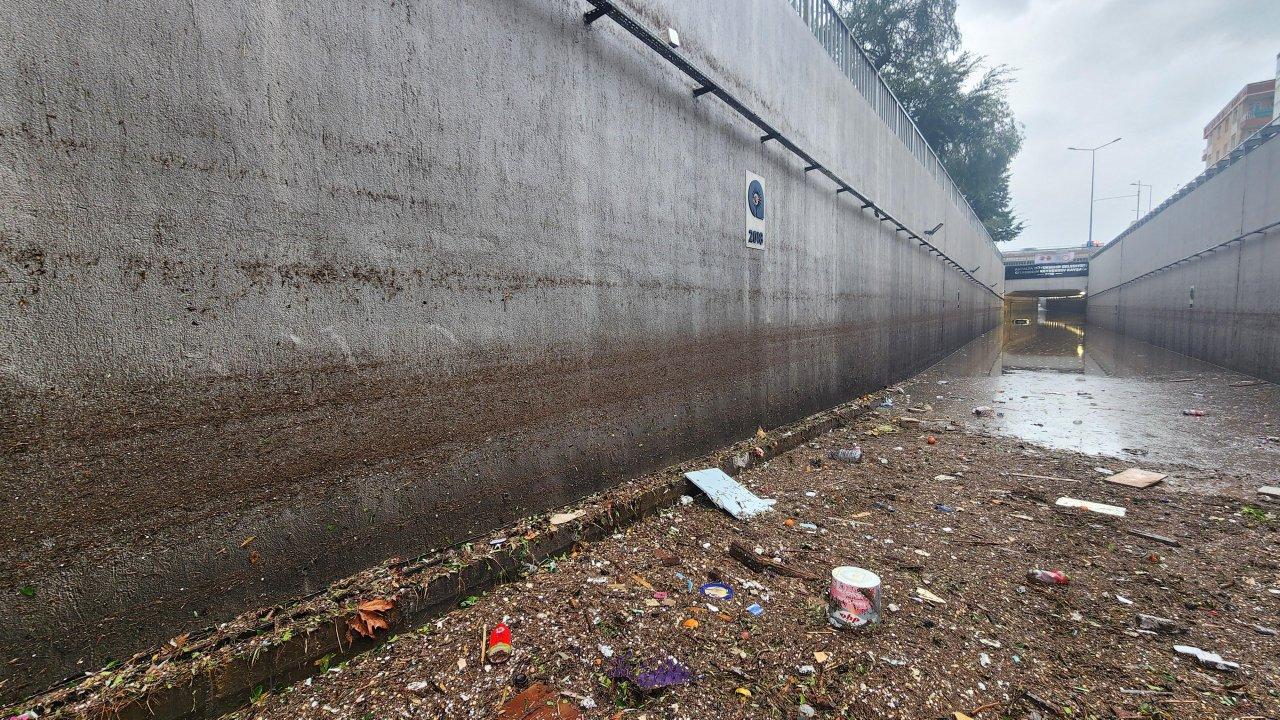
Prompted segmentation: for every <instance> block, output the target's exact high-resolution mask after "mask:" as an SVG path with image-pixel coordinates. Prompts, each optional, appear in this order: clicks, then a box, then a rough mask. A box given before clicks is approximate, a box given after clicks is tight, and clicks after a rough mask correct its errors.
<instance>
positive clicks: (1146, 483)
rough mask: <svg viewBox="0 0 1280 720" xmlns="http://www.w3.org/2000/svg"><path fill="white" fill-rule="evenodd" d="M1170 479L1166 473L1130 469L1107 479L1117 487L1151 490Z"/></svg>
mask: <svg viewBox="0 0 1280 720" xmlns="http://www.w3.org/2000/svg"><path fill="white" fill-rule="evenodd" d="M1167 477H1169V476H1168V475H1165V474H1164V473H1158V472H1151V471H1150V470H1140V469H1138V468H1129V469H1128V470H1125V471H1124V472H1121V473H1117V474H1115V475H1112V476H1111V477H1109V478H1107V482H1109V483H1114V484H1116V485H1124V486H1126V487H1131V488H1139V489H1141V488H1149V487H1151V486H1152V485H1155V484H1156V483H1158V482H1161V481H1163V480H1164V479H1165V478H1167Z"/></svg>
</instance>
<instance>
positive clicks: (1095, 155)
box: [1067, 138, 1120, 247]
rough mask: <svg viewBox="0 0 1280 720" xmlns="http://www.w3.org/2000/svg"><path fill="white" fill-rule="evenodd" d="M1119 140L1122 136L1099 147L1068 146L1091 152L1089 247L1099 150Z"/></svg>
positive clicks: (1091, 241)
mask: <svg viewBox="0 0 1280 720" xmlns="http://www.w3.org/2000/svg"><path fill="white" fill-rule="evenodd" d="M1118 142H1120V138H1116V139H1115V140H1112V141H1111V142H1107V143H1103V144H1101V145H1099V146H1098V147H1091V148H1078V147H1069V148H1067V149H1068V150H1079V151H1081V152H1087V153H1089V156H1090V160H1089V244H1088V247H1093V181H1094V176H1095V174H1096V171H1097V169H1098V151H1099V150H1101V149H1102V148H1104V147H1106V146H1108V145H1114V144H1116V143H1118Z"/></svg>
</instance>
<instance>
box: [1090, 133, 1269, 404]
mask: <svg viewBox="0 0 1280 720" xmlns="http://www.w3.org/2000/svg"><path fill="white" fill-rule="evenodd" d="M1277 222H1280V136H1273V137H1272V138H1270V139H1269V140H1267V141H1265V142H1264V143H1263V144H1262V145H1260V146H1259V147H1256V148H1254V149H1253V150H1252V151H1251V152H1249V153H1248V154H1245V155H1244V156H1243V157H1241V158H1239V159H1238V160H1236V161H1235V162H1234V163H1233V164H1231V165H1229V166H1228V167H1226V168H1225V169H1222V170H1221V171H1220V172H1218V173H1217V174H1216V175H1214V176H1212V177H1210V178H1208V179H1207V180H1204V181H1203V182H1202V183H1201V184H1199V185H1198V186H1197V187H1195V188H1194V189H1192V190H1191V191H1190V192H1188V193H1187V194H1185V195H1184V196H1182V197H1181V198H1179V199H1177V200H1176V201H1174V202H1172V203H1170V204H1169V205H1168V206H1166V207H1164V208H1163V209H1161V210H1159V211H1158V212H1157V213H1156V214H1155V215H1153V216H1152V217H1150V218H1149V219H1148V220H1147V221H1146V222H1144V223H1143V224H1142V225H1140V226H1138V227H1136V228H1134V229H1133V230H1132V231H1130V232H1129V233H1128V234H1126V235H1124V236H1122V237H1121V238H1119V239H1118V240H1116V241H1113V242H1112V243H1111V244H1110V245H1109V246H1108V247H1106V248H1104V249H1103V250H1102V251H1100V252H1099V253H1097V254H1096V255H1094V257H1093V259H1092V261H1091V265H1090V272H1089V291H1088V301H1089V302H1088V306H1089V322H1090V324H1094V325H1102V326H1104V327H1108V328H1111V329H1113V330H1116V331H1118V332H1121V333H1123V334H1125V335H1130V336H1133V337H1136V338H1138V339H1140V340H1144V341H1146V342H1149V343H1152V344H1154V345H1159V346H1161V347H1165V348H1168V349H1170V350H1174V351H1176V352H1180V353H1183V354H1185V355H1190V356H1192V357H1196V358H1200V359H1202V360H1207V361H1209V362H1212V363H1215V364H1217V365H1221V366H1223V367H1228V368H1231V369H1233V370H1237V371H1240V372H1244V373H1249V374H1251V375H1255V376H1257V377H1261V378H1266V379H1268V380H1271V381H1273V382H1276V381H1280V282H1277V278H1278V277H1280V228H1271V229H1269V230H1265V231H1261V232H1254V231H1260V230H1262V229H1263V228H1266V227H1267V226H1269V225H1271V224H1273V223H1277ZM1242 236H1245V237H1243V238H1242V239H1241V240H1240V242H1234V243H1231V244H1228V245H1226V246H1225V247H1221V248H1219V249H1217V250H1214V251H1213V252H1208V253H1205V254H1203V255H1200V256H1199V257H1196V258H1194V259H1191V260H1189V261H1187V262H1183V263H1179V264H1176V265H1174V266H1173V267H1171V268H1169V269H1167V270H1163V271H1161V272H1158V273H1156V274H1153V275H1147V273H1150V272H1151V271H1153V270H1157V269H1159V268H1164V267H1165V266H1168V265H1170V264H1171V263H1176V262H1177V261H1179V260H1181V259H1183V258H1187V257H1189V256H1191V255H1194V254H1196V253H1201V252H1204V251H1206V250H1208V249H1209V248H1213V247H1215V246H1218V245H1220V244H1222V243H1225V242H1227V241H1230V240H1232V239H1234V238H1241V237H1242ZM1144 275H1146V277H1142V276H1144ZM1193 288H1194V291H1193Z"/></svg>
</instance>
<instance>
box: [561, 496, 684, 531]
mask: <svg viewBox="0 0 1280 720" xmlns="http://www.w3.org/2000/svg"><path fill="white" fill-rule="evenodd" d="M689 499H690V500H693V498H689ZM586 514H587V511H586V510H579V511H577V512H571V513H556V514H555V515H552V516H551V524H552V525H563V524H565V523H567V522H573V521H574V520H577V519H578V518H580V517H582V516H583V515H586Z"/></svg>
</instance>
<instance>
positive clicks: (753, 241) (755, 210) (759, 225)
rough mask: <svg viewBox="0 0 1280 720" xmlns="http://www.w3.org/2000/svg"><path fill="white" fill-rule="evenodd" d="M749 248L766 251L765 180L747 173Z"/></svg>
mask: <svg viewBox="0 0 1280 720" xmlns="http://www.w3.org/2000/svg"><path fill="white" fill-rule="evenodd" d="M746 201H747V247H751V248H756V249H757V250H763V249H764V212H765V207H766V205H765V196H764V178H762V177H760V176H759V175H755V174H753V173H747V192H746Z"/></svg>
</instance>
